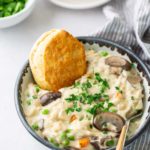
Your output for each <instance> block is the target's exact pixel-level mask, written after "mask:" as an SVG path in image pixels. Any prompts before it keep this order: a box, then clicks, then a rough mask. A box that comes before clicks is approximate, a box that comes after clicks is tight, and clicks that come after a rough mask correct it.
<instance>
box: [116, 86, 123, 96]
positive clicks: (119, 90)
mask: <svg viewBox="0 0 150 150" xmlns="http://www.w3.org/2000/svg"><path fill="white" fill-rule="evenodd" d="M115 88H116V90H117V91H118V92H119V93H121V94H122V93H123V91H122V90H121V89H120V87H119V86H116V87H115Z"/></svg>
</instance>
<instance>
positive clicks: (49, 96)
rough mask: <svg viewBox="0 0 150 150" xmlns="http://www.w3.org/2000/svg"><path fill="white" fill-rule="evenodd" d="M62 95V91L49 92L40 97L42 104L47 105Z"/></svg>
mask: <svg viewBox="0 0 150 150" xmlns="http://www.w3.org/2000/svg"><path fill="white" fill-rule="evenodd" d="M60 97H61V92H48V93H46V94H44V95H42V96H41V97H40V103H41V105H42V106H45V105H47V104H49V103H51V102H53V101H54V100H56V99H57V98H60Z"/></svg>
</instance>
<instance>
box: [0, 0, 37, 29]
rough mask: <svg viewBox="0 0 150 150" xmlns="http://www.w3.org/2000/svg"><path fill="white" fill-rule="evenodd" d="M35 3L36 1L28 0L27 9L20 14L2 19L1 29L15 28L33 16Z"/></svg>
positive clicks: (0, 22)
mask: <svg viewBox="0 0 150 150" xmlns="http://www.w3.org/2000/svg"><path fill="white" fill-rule="evenodd" d="M35 2H36V0H28V1H27V3H26V5H25V8H24V9H23V10H21V11H20V12H18V13H16V14H14V15H12V16H8V17H3V18H0V28H8V27H11V26H14V25H16V24H18V23H20V22H21V21H23V20H24V19H26V18H27V17H28V16H29V15H30V14H31V12H32V10H33V8H34V5H35Z"/></svg>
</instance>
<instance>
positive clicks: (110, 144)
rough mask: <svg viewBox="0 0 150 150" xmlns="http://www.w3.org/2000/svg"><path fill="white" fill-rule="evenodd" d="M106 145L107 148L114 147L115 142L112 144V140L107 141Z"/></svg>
mask: <svg viewBox="0 0 150 150" xmlns="http://www.w3.org/2000/svg"><path fill="white" fill-rule="evenodd" d="M106 145H107V146H109V147H112V146H114V145H115V142H114V140H109V141H107V142H106Z"/></svg>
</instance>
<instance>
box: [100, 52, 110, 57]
mask: <svg viewBox="0 0 150 150" xmlns="http://www.w3.org/2000/svg"><path fill="white" fill-rule="evenodd" d="M100 55H101V56H103V57H106V56H107V55H108V52H107V51H101V52H100Z"/></svg>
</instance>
